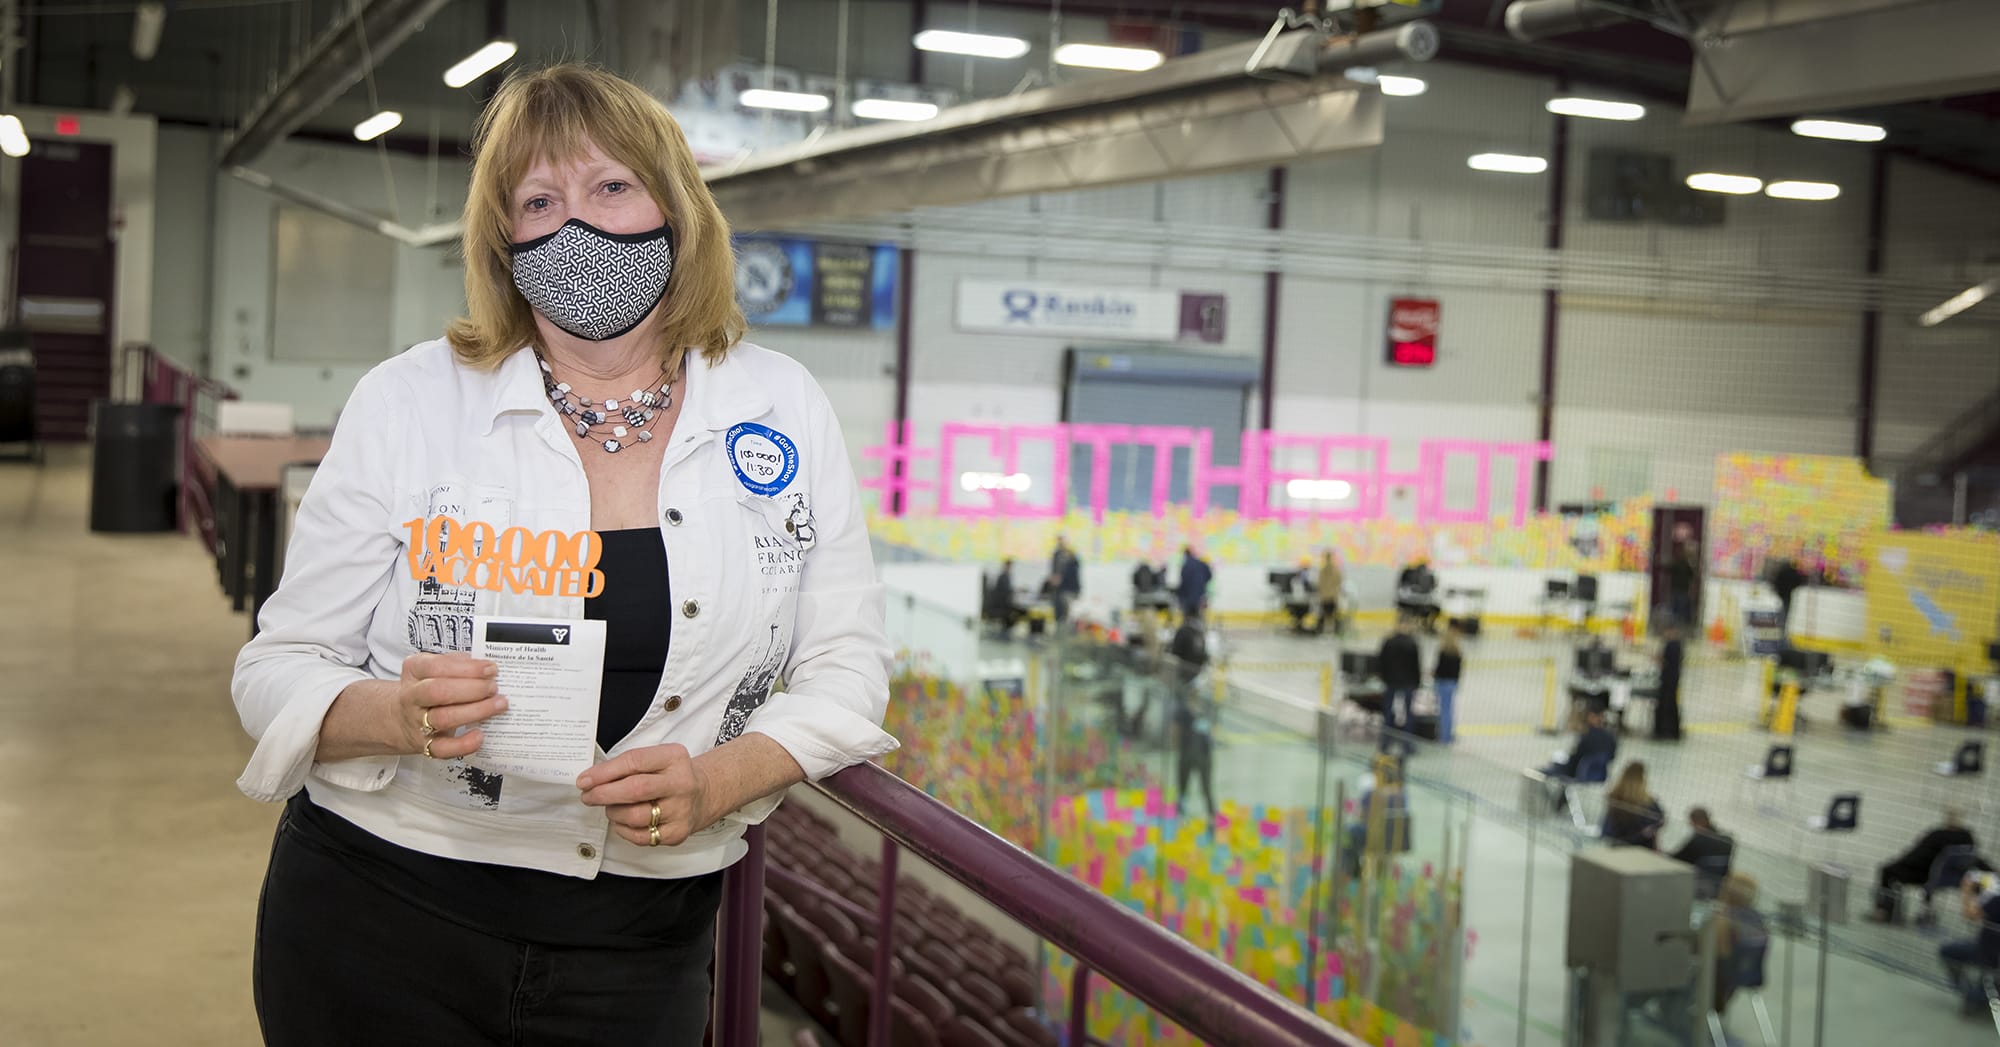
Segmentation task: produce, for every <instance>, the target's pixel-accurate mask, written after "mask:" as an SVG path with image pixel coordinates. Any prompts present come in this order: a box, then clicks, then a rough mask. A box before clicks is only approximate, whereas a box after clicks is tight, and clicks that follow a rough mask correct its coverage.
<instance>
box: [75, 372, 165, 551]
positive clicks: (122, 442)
mask: <svg viewBox="0 0 2000 1047" xmlns="http://www.w3.org/2000/svg"><path fill="white" fill-rule="evenodd" d="M180 417H181V409H180V405H179V404H119V403H112V402H111V401H109V400H99V401H97V402H95V403H93V404H91V430H92V432H93V433H94V434H95V435H94V436H93V437H92V440H91V461H90V529H91V530H93V531H115V532H120V533H128V534H129V533H136V532H143V531H171V530H173V529H174V525H175V522H176V514H175V511H174V503H175V501H176V499H177V498H178V497H179V495H180V485H179V481H178V478H177V477H176V476H175V473H176V472H177V470H176V468H175V465H176V462H177V461H178V459H179V455H180Z"/></svg>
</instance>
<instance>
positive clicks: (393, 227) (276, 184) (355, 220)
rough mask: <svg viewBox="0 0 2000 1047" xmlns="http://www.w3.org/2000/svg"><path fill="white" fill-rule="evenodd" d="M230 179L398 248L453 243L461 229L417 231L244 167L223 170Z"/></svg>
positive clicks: (445, 226) (438, 226) (443, 226)
mask: <svg viewBox="0 0 2000 1047" xmlns="http://www.w3.org/2000/svg"><path fill="white" fill-rule="evenodd" d="M223 170H224V171H226V172H227V173H228V174H229V176H230V177H231V178H234V179H236V180H238V181H241V182H243V183H245V184H248V185H253V186H256V187H257V188H258V189H261V190H263V191H264V192H267V193H270V194H271V195H272V196H275V197H277V198H279V199H280V200H287V201H290V202H292V203H294V204H297V205H299V206H300V207H303V208H305V209H307V210H309V211H317V212H319V213H320V214H323V215H326V216H327V217H329V218H337V219H339V220H341V221H343V222H346V223H347V224H349V225H353V226H358V227H360V228H362V229H366V230H368V231H369V232H371V233H379V234H381V235H383V236H386V237H388V238H389V239H391V240H394V241H396V242H397V243H400V244H405V245H408V246H410V247H438V246H441V245H443V244H448V243H452V242H455V241H456V240H457V239H458V236H459V233H460V232H461V231H462V230H463V228H464V226H463V225H462V224H461V223H459V222H456V221H452V222H434V223H432V224H430V225H426V226H423V227H421V228H418V229H411V228H409V227H408V226H405V225H400V224H398V223H396V222H392V221H390V220H388V219H387V218H383V217H381V216H380V215H374V214H370V213H368V212H367V211H363V210H362V209H360V208H358V207H355V206H353V205H352V204H344V203H341V202H340V201H339V200H335V199H333V198H332V197H330V196H322V195H320V194H318V193H315V192H313V191H312V190H310V189H300V188H299V187H298V186H295V185H286V184H285V183H283V182H280V181H278V180H277V179H275V178H272V177H271V176H270V175H267V174H265V173H264V172H262V171H256V170H252V169H250V168H248V167H226V168H224V169H223Z"/></svg>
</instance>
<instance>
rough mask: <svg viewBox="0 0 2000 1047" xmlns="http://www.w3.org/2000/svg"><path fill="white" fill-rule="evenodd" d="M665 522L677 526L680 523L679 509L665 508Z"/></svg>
mask: <svg viewBox="0 0 2000 1047" xmlns="http://www.w3.org/2000/svg"><path fill="white" fill-rule="evenodd" d="M667 522H668V523H670V524H672V525H674V526H675V527H679V526H680V525H681V511H680V510H679V509H669V510H667Z"/></svg>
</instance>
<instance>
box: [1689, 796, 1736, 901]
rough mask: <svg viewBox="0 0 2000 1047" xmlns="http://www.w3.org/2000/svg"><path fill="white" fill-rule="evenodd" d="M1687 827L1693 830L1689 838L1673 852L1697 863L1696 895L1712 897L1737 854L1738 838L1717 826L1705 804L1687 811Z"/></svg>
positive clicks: (1694, 864) (1691, 863) (1692, 862)
mask: <svg viewBox="0 0 2000 1047" xmlns="http://www.w3.org/2000/svg"><path fill="white" fill-rule="evenodd" d="M1688 828H1689V829H1690V830H1691V832H1689V834H1688V838H1687V842H1686V843H1683V844H1681V849H1680V850H1678V851H1675V852H1674V860H1675V861H1677V862H1686V863H1687V864H1689V865H1692V866H1694V879H1695V894H1696V896H1698V897H1713V896H1714V895H1715V894H1716V890H1717V889H1718V888H1719V887H1721V886H1722V878H1723V877H1725V876H1727V875H1729V863H1730V859H1731V858H1732V857H1734V856H1735V854H1736V841H1735V840H1733V839H1731V838H1730V836H1729V834H1728V833H1725V832H1723V831H1722V830H1720V829H1718V828H1716V827H1715V821H1714V820H1713V819H1712V818H1711V817H1710V816H1709V813H1708V808H1706V807H1695V808H1692V809H1690V810H1689V811H1688Z"/></svg>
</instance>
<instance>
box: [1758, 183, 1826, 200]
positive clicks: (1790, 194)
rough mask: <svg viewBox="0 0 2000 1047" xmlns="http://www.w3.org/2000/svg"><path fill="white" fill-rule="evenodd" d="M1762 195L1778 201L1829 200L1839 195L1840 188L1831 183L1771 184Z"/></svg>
mask: <svg viewBox="0 0 2000 1047" xmlns="http://www.w3.org/2000/svg"><path fill="white" fill-rule="evenodd" d="M1764 195H1765V196H1770V197H1776V198H1777V199H1780V200H1831V199H1833V198H1834V197H1837V196H1839V195H1840V187H1839V186H1837V185H1834V184H1833V183H1832V182H1772V183H1771V184H1770V185H1767V186H1765V187H1764Z"/></svg>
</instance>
